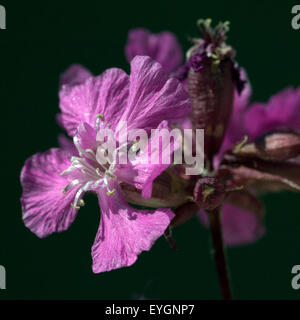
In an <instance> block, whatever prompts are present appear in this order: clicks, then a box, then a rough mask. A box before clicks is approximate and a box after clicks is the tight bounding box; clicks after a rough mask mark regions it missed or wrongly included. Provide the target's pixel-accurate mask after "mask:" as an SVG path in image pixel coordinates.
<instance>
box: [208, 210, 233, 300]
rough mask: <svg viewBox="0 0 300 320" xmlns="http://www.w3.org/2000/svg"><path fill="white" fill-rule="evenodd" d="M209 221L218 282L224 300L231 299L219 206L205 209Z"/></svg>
mask: <svg viewBox="0 0 300 320" xmlns="http://www.w3.org/2000/svg"><path fill="white" fill-rule="evenodd" d="M207 213H208V216H209V222H210V231H211V236H212V241H213V249H214V258H215V263H216V267H217V273H218V278H219V284H220V287H221V292H222V297H223V299H224V300H231V299H232V293H231V286H230V281H229V274H228V267H227V262H226V253H225V246H224V242H223V233H222V224H221V207H218V208H216V209H214V210H211V211H207Z"/></svg>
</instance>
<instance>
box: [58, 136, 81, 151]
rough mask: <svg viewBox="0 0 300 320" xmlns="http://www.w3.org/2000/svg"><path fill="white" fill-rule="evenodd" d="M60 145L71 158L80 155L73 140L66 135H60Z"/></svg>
mask: <svg viewBox="0 0 300 320" xmlns="http://www.w3.org/2000/svg"><path fill="white" fill-rule="evenodd" d="M58 143H59V146H60V148H61V149H64V150H65V151H66V152H68V153H69V154H70V155H71V156H73V155H78V151H77V149H76V147H75V146H74V143H73V140H71V139H69V138H67V137H66V136H65V135H63V134H60V135H59V136H58Z"/></svg>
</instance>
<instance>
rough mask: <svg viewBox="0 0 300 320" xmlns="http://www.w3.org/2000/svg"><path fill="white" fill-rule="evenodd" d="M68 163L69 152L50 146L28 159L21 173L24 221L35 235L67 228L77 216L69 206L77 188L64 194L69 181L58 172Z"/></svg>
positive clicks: (66, 166) (46, 234) (43, 234)
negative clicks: (43, 151)
mask: <svg viewBox="0 0 300 320" xmlns="http://www.w3.org/2000/svg"><path fill="white" fill-rule="evenodd" d="M69 165H70V160H69V153H68V152H65V151H63V150H61V149H50V150H48V151H47V152H45V153H37V154H35V155H33V156H32V157H31V158H29V159H27V161H26V162H25V165H24V167H23V169H22V172H21V184H22V187H23V194H22V197H21V204H22V212H23V220H24V223H25V225H26V227H28V228H29V229H30V230H31V231H32V232H34V233H35V234H36V235H37V236H38V237H40V238H42V237H46V236H48V235H50V234H51V233H53V232H59V231H64V230H66V229H68V228H69V226H70V225H71V223H72V222H73V220H74V219H75V216H76V210H74V209H73V208H72V207H71V202H72V200H73V198H74V196H75V193H76V191H77V188H75V187H74V188H72V189H71V190H69V191H67V192H66V194H63V193H62V189H63V188H64V187H65V186H66V185H67V184H68V183H69V181H68V180H66V179H65V178H64V177H63V176H61V175H60V173H61V172H62V171H63V170H65V169H67V168H68V167H69Z"/></svg>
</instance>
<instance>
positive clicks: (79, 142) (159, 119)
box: [21, 56, 190, 273]
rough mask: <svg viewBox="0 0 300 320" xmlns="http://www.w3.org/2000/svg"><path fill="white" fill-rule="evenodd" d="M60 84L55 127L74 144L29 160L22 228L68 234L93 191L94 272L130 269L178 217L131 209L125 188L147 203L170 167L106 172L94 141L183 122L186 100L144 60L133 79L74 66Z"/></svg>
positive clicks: (134, 65)
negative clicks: (96, 221)
mask: <svg viewBox="0 0 300 320" xmlns="http://www.w3.org/2000/svg"><path fill="white" fill-rule="evenodd" d="M61 85H62V87H61V90H60V93H59V96H60V108H61V113H60V114H59V115H58V121H59V123H60V124H61V125H62V126H63V127H64V128H65V129H66V131H67V132H68V134H69V135H70V136H71V137H73V142H74V145H71V144H70V143H69V142H68V140H66V139H64V138H61V139H60V140H61V144H62V146H63V147H62V148H60V149H56V148H54V149H50V150H48V151H46V152H45V153H37V154H35V155H33V156H32V157H31V158H29V159H28V160H27V161H26V163H25V165H24V167H23V170H22V173H21V183H22V186H23V195H22V198H21V203H22V210H23V220H24V223H25V225H26V226H27V227H28V228H29V229H30V230H31V231H32V232H34V233H35V234H36V235H37V236H38V237H46V236H48V235H50V234H51V233H53V232H60V231H64V230H66V229H68V228H69V226H70V225H71V223H72V222H73V221H74V219H75V217H76V214H77V210H78V209H79V208H80V206H82V205H84V201H83V199H82V197H83V195H84V193H85V192H87V191H92V192H94V193H96V194H97V196H98V199H99V205H100V207H101V221H100V226H99V229H98V232H97V235H96V239H95V242H94V245H93V247H92V257H93V271H94V272H95V273H99V272H103V271H109V270H112V269H117V268H121V267H124V266H130V265H132V264H133V263H134V262H135V261H136V259H137V256H138V254H140V253H141V252H142V251H144V250H149V249H150V248H151V246H152V245H153V243H154V241H155V240H156V239H157V238H159V237H160V236H161V235H162V234H163V233H164V231H165V230H166V228H167V227H168V225H169V223H170V221H171V219H172V218H173V216H174V214H173V213H172V211H171V210H170V209H157V210H153V211H152V210H137V209H134V208H132V207H130V206H129V205H128V204H127V203H126V201H125V200H124V199H123V195H122V190H121V187H120V183H121V182H125V183H127V184H131V185H132V186H134V187H136V188H138V189H141V190H143V193H142V195H144V196H145V197H150V196H151V190H152V182H153V180H154V179H155V178H156V177H157V176H158V175H160V173H161V172H162V171H163V170H165V169H166V168H167V167H168V165H150V164H148V165H147V166H145V165H142V164H140V163H139V161H133V163H130V164H128V165H121V164H119V163H118V162H116V161H112V162H111V163H110V164H109V165H103V164H102V162H101V161H100V160H101V157H102V156H103V151H104V148H103V145H102V143H101V142H99V141H98V140H97V135H99V133H101V132H102V131H103V130H105V128H108V127H109V128H111V129H112V130H117V126H118V124H119V123H120V122H121V121H126V122H127V125H128V126H129V128H133V129H138V128H143V129H146V130H150V129H152V128H157V127H165V128H166V127H167V124H168V123H167V121H168V122H169V123H172V122H176V121H179V120H180V119H182V118H184V117H185V116H186V114H187V113H188V111H189V107H190V106H189V99H188V96H187V94H186V92H185V91H184V90H183V89H182V87H181V84H180V83H179V82H178V81H177V80H176V79H171V78H168V75H167V74H166V73H165V72H164V71H163V69H162V67H161V66H160V65H159V64H158V63H156V62H154V61H153V60H152V59H150V58H149V57H142V56H137V57H135V58H134V59H133V60H132V62H131V74H130V76H128V75H127V74H126V73H125V72H123V71H122V70H120V69H109V70H106V71H105V72H104V73H103V74H101V75H100V76H97V77H93V76H91V74H90V73H89V72H88V71H87V70H85V69H84V68H82V67H81V66H78V65H75V66H72V67H71V68H70V69H69V70H68V71H67V72H66V73H65V74H64V75H63V76H62V78H61ZM74 146H75V147H74ZM130 146H131V145H130V144H129V145H126V146H125V148H127V147H130ZM122 147H124V146H122V145H119V146H118V148H119V149H120V150H121V148H122ZM137 157H138V156H137ZM137 160H138V159H137Z"/></svg>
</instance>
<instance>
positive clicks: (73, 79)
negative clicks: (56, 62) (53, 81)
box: [59, 64, 92, 87]
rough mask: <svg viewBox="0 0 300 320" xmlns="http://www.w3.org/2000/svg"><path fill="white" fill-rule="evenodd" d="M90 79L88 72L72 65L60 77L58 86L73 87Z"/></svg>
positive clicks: (83, 68) (90, 75)
mask: <svg viewBox="0 0 300 320" xmlns="http://www.w3.org/2000/svg"><path fill="white" fill-rule="evenodd" d="M90 77H92V74H91V73H90V71H89V70H87V69H86V68H85V67H83V66H81V65H79V64H73V65H72V66H71V67H69V68H68V69H67V70H66V71H65V72H64V73H63V74H62V75H61V77H60V81H59V85H60V87H61V86H63V85H68V86H75V85H78V84H81V83H84V82H85V81H86V80H87V79H88V78H90Z"/></svg>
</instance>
